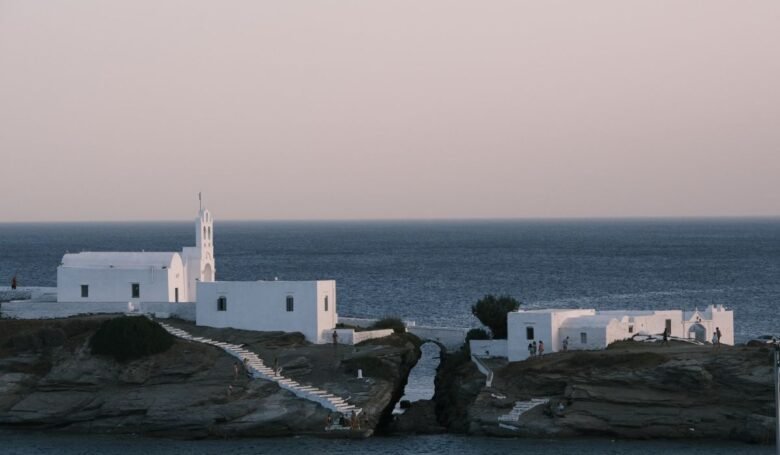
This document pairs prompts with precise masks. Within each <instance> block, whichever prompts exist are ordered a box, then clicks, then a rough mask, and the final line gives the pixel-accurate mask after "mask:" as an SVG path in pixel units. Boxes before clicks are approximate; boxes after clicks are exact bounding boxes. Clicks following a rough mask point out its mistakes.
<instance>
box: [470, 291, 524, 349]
mask: <svg viewBox="0 0 780 455" xmlns="http://www.w3.org/2000/svg"><path fill="white" fill-rule="evenodd" d="M519 307H520V302H518V301H517V300H515V299H514V298H512V297H510V296H508V295H503V296H499V297H496V296H494V295H491V294H488V295H486V296H485V297H483V298H481V299H480V300H479V301H477V303H476V304H474V305H473V306H472V307H471V314H473V315H474V316H476V317H477V319H479V321H480V322H481V323H483V324H485V326H487V327H488V328H489V329H490V331H491V332H492V333H493V338H495V339H497V340H505V339H506V336H507V328H506V320H507V313H509V312H510V311H515V310H517V309H518V308H519Z"/></svg>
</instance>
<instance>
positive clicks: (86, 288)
mask: <svg viewBox="0 0 780 455" xmlns="http://www.w3.org/2000/svg"><path fill="white" fill-rule="evenodd" d="M81 297H82V298H84V299H86V298H87V297H89V285H88V284H82V285H81Z"/></svg>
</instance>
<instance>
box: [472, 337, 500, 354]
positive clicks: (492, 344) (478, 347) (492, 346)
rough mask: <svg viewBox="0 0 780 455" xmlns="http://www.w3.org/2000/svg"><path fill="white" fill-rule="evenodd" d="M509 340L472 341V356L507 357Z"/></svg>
mask: <svg viewBox="0 0 780 455" xmlns="http://www.w3.org/2000/svg"><path fill="white" fill-rule="evenodd" d="M507 344H508V343H507V340H470V341H469V349H470V350H471V355H473V356H479V357H507Z"/></svg>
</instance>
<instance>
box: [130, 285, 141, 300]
mask: <svg viewBox="0 0 780 455" xmlns="http://www.w3.org/2000/svg"><path fill="white" fill-rule="evenodd" d="M130 296H131V297H132V298H134V299H137V298H140V297H141V285H140V284H139V283H133V284H131V285H130Z"/></svg>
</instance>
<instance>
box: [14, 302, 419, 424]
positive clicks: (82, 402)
mask: <svg viewBox="0 0 780 455" xmlns="http://www.w3.org/2000/svg"><path fill="white" fill-rule="evenodd" d="M107 318H110V316H91V317H77V318H67V319H57V320H0V426H2V427H5V428H30V429H41V428H45V429H57V430H62V431H67V432H84V433H87V432H90V433H120V434H144V435H157V436H166V437H176V438H208V437H244V436H255V437H257V436H287V435H302V434H310V435H318V436H327V437H356V436H358V437H365V436H368V435H370V434H372V433H373V432H374V431H375V430H376V429H377V427H378V426H380V425H381V424H382V423H383V422H385V421H387V420H388V416H389V415H390V413H391V411H392V408H393V406H394V404H395V402H396V401H397V400H398V398H400V396H401V395H402V393H403V388H404V386H405V384H406V378H407V377H408V373H409V371H410V370H411V368H412V367H413V366H414V365H415V363H416V362H417V359H418V358H419V355H420V354H419V340H417V339H416V338H415V337H413V336H411V335H407V334H397V335H393V336H390V337H386V338H383V339H379V340H371V341H370V342H366V343H363V344H361V345H358V346H355V347H352V346H339V347H338V348H337V349H335V348H334V347H333V346H322V345H311V344H309V343H307V342H306V341H305V340H304V339H303V337H302V336H301V335H299V334H284V333H267V332H266V333H260V332H249V331H241V330H232V329H211V328H202V327H195V326H194V325H193V324H190V323H186V322H184V321H176V322H174V324H175V325H177V326H179V327H181V328H184V329H186V330H188V331H190V332H191V333H193V334H194V335H197V336H209V337H210V338H212V339H215V340H220V341H226V342H230V343H240V344H244V345H245V347H246V348H247V349H249V350H252V351H253V352H255V353H257V354H258V355H259V356H260V357H261V358H263V359H264V360H265V361H266V362H267V363H268V364H269V365H270V364H273V363H274V359H276V362H277V364H278V365H279V367H281V368H282V369H283V371H284V374H285V376H287V377H290V378H293V379H295V380H296V381H298V382H301V383H308V384H312V385H314V386H317V387H320V388H323V389H325V390H328V391H330V392H333V393H336V394H338V395H340V396H343V397H349V401H350V402H351V403H354V404H356V405H357V406H359V407H361V408H363V410H364V413H363V414H362V415H361V430H360V431H357V432H355V431H350V430H336V431H326V430H325V424H326V420H327V417H328V415H329V411H328V410H326V409H324V408H323V407H321V406H320V405H318V404H316V403H314V402H311V401H307V400H304V399H300V398H298V397H296V396H295V395H293V394H291V393H290V392H287V391H285V390H283V389H281V388H279V387H278V386H277V385H276V384H275V383H273V382H269V381H265V380H251V379H249V378H248V377H247V376H246V375H245V374H243V373H244V372H243V367H242V366H240V365H239V369H240V370H241V371H240V372H239V374H238V376H237V377H236V376H235V373H234V367H235V365H236V361H235V359H234V358H233V357H230V356H229V355H227V354H226V353H224V352H223V351H221V350H220V349H217V348H215V347H212V346H207V345H203V344H200V343H194V342H188V341H184V340H181V339H176V341H175V342H174V344H173V346H172V347H171V348H170V349H168V350H167V351H165V352H163V353H160V354H155V355H151V356H148V357H145V358H141V359H138V360H134V361H130V362H127V363H119V362H116V361H115V360H113V359H112V358H107V357H103V356H97V355H93V354H92V353H91V350H90V348H89V342H88V341H89V338H90V337H91V336H92V334H94V333H95V331H96V330H97V329H98V327H99V326H100V324H101V323H102V322H103V321H104V320H106V319H107ZM169 322H170V321H169ZM358 369H361V370H363V375H364V379H357V370H358Z"/></svg>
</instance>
